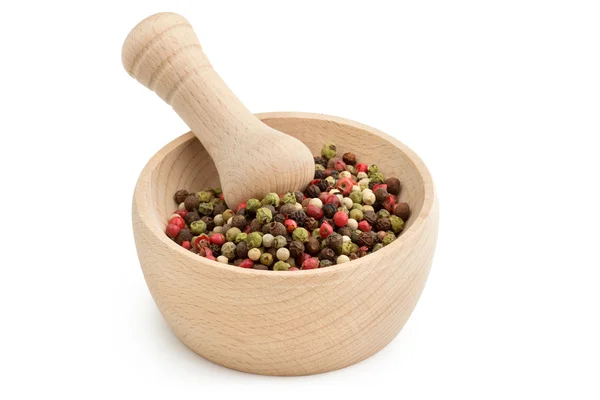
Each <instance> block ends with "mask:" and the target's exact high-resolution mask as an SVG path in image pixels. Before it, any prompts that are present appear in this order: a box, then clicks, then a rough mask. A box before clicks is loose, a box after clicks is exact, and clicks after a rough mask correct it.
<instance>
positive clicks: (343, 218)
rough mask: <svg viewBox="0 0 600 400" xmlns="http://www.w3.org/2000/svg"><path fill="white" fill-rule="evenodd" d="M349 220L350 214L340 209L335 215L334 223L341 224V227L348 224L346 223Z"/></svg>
mask: <svg viewBox="0 0 600 400" xmlns="http://www.w3.org/2000/svg"><path fill="white" fill-rule="evenodd" d="M347 222H348V214H346V213H345V212H343V211H338V212H336V213H335V214H334V215H333V223H334V224H336V225H337V226H339V227H340V228H341V227H342V226H346V223H347Z"/></svg>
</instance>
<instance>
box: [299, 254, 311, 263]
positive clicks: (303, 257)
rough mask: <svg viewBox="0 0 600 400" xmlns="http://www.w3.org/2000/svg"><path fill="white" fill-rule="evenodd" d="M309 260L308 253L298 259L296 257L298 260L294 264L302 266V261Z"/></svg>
mask: <svg viewBox="0 0 600 400" xmlns="http://www.w3.org/2000/svg"><path fill="white" fill-rule="evenodd" d="M309 258H310V254H308V253H302V255H301V256H300V257H298V260H296V261H297V263H296V264H298V265H302V264H303V263H304V261H306V260H308V259H309Z"/></svg>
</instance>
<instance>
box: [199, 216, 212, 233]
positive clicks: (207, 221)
mask: <svg viewBox="0 0 600 400" xmlns="http://www.w3.org/2000/svg"><path fill="white" fill-rule="evenodd" d="M200 220H202V221H204V223H205V224H206V231H207V232H209V231H212V230H213V229H215V222H214V220H213V219H212V218H211V217H202V218H200Z"/></svg>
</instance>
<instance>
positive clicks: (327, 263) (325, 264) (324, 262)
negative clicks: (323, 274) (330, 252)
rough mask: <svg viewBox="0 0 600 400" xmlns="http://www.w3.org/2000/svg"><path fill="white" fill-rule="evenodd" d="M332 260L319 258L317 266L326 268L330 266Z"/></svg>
mask: <svg viewBox="0 0 600 400" xmlns="http://www.w3.org/2000/svg"><path fill="white" fill-rule="evenodd" d="M332 265H333V262H332V261H331V260H321V261H319V268H327V267H331V266H332Z"/></svg>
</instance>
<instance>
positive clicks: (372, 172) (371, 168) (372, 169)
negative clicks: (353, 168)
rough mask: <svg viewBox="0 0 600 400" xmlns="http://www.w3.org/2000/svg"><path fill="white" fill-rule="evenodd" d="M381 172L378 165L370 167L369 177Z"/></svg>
mask: <svg viewBox="0 0 600 400" xmlns="http://www.w3.org/2000/svg"><path fill="white" fill-rule="evenodd" d="M376 172H379V166H378V165H377V164H371V165H369V175H370V174H374V173H376Z"/></svg>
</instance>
